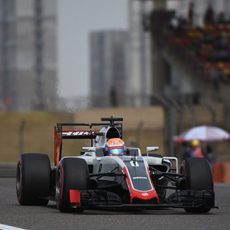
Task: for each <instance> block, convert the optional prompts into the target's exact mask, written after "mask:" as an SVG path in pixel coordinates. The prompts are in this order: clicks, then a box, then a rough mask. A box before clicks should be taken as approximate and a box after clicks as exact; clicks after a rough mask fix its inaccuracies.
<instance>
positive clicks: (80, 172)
mask: <svg viewBox="0 0 230 230" xmlns="http://www.w3.org/2000/svg"><path fill="white" fill-rule="evenodd" d="M56 186H57V188H56V199H57V207H58V209H59V210H60V211H61V212H71V211H76V212H82V211H83V209H82V207H77V208H73V207H72V206H71V204H70V196H69V190H70V189H76V190H87V189H88V188H89V170H88V165H87V163H86V161H85V160H84V159H81V158H64V159H63V160H62V161H61V163H60V165H59V167H58V169H57V179H56Z"/></svg>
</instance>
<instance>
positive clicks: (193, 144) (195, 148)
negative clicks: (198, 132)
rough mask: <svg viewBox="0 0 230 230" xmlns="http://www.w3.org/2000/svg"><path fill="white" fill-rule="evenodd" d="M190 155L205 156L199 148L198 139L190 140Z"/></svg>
mask: <svg viewBox="0 0 230 230" xmlns="http://www.w3.org/2000/svg"><path fill="white" fill-rule="evenodd" d="M190 145H191V153H190V156H191V157H198V158H199V157H205V154H204V151H203V150H202V148H201V142H200V141H199V140H196V139H195V140H192V141H191V143H190Z"/></svg>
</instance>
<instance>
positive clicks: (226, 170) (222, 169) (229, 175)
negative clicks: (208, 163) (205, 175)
mask: <svg viewBox="0 0 230 230" xmlns="http://www.w3.org/2000/svg"><path fill="white" fill-rule="evenodd" d="M213 179H214V182H216V183H230V162H217V163H215V164H214V165H213Z"/></svg>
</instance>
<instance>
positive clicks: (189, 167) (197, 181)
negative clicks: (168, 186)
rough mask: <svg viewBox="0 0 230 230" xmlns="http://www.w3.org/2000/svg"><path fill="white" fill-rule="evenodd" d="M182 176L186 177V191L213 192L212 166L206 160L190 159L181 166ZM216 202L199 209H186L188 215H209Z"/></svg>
mask: <svg viewBox="0 0 230 230" xmlns="http://www.w3.org/2000/svg"><path fill="white" fill-rule="evenodd" d="M181 174H182V175H185V189H189V190H196V191H202V190H206V191H210V192H213V178H212V172H211V168H210V165H209V163H208V161H207V160H206V159H204V158H190V159H187V160H184V161H183V162H182V165H181ZM213 204H214V200H213V201H211V202H209V203H206V204H204V205H203V206H200V207H197V208H185V211H186V212H188V213H207V212H209V211H210V209H211V208H212V207H213V206H214V205H213Z"/></svg>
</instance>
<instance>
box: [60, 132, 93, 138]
mask: <svg viewBox="0 0 230 230" xmlns="http://www.w3.org/2000/svg"><path fill="white" fill-rule="evenodd" d="M92 134H94V132H89V131H66V132H62V136H67V137H69V136H89V135H92Z"/></svg>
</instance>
